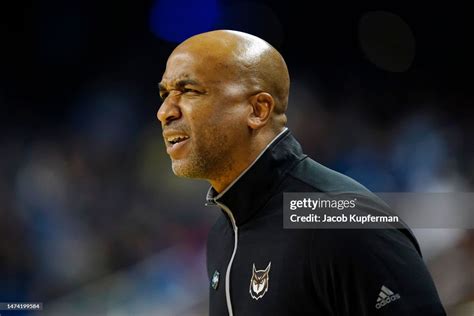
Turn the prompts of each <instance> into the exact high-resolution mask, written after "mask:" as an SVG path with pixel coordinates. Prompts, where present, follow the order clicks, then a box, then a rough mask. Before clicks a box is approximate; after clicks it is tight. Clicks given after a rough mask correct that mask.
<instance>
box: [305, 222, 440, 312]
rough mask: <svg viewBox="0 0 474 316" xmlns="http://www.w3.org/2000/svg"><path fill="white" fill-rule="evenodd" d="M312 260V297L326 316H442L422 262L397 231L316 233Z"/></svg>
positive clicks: (354, 230) (329, 231)
mask: <svg viewBox="0 0 474 316" xmlns="http://www.w3.org/2000/svg"><path fill="white" fill-rule="evenodd" d="M310 257H311V259H310V262H311V269H312V271H311V273H312V276H313V283H314V287H315V291H316V295H317V296H318V298H319V299H320V300H321V301H322V302H324V304H325V307H326V309H327V310H328V313H329V314H330V315H337V316H349V315H351V316H352V315H397V316H399V315H424V316H435V315H446V313H445V311H444V308H443V306H442V305H441V302H440V299H439V296H438V293H437V291H436V288H435V286H434V283H433V281H432V279H431V276H430V274H429V272H428V270H427V268H426V265H425V264H424V262H423V259H422V258H421V256H420V254H419V253H418V251H417V250H416V248H415V246H414V245H413V243H412V242H411V241H410V240H409V239H408V237H407V236H406V235H405V234H403V233H402V232H401V231H400V230H397V229H348V230H336V229H327V230H324V232H323V233H321V232H315V234H314V235H313V240H312V246H311V251H310Z"/></svg>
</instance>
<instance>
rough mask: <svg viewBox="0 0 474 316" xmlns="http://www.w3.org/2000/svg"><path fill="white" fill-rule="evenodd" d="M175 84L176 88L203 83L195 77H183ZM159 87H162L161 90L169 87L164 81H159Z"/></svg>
mask: <svg viewBox="0 0 474 316" xmlns="http://www.w3.org/2000/svg"><path fill="white" fill-rule="evenodd" d="M174 85H175V86H176V88H183V87H185V86H187V85H192V86H199V85H201V84H200V83H199V81H197V80H194V79H181V80H178V81H176V82H175V84H174ZM158 88H159V89H160V91H168V89H167V88H166V85H165V84H163V83H162V82H160V83H158Z"/></svg>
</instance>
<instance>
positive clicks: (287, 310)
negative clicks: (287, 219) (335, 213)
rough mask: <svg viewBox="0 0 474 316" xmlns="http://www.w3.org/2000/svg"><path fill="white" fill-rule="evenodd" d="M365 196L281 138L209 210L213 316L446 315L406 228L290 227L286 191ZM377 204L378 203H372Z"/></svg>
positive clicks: (211, 196) (212, 198)
mask: <svg viewBox="0 0 474 316" xmlns="http://www.w3.org/2000/svg"><path fill="white" fill-rule="evenodd" d="M338 191H340V192H364V193H367V194H371V193H370V192H369V191H368V190H367V189H366V188H365V187H364V186H362V185H361V184H359V183H357V182H356V181H354V180H353V179H351V178H349V177H347V176H344V175H342V174H340V173H338V172H335V171H333V170H331V169H328V168H326V167H324V166H322V165H321V164H319V163H317V162H315V161H314V160H312V159H310V158H309V157H308V156H306V155H305V154H303V152H302V149H301V146H300V145H299V144H298V142H297V141H296V140H295V138H294V137H293V136H292V135H291V133H290V131H289V130H287V129H286V130H284V131H283V132H282V133H280V134H279V135H278V136H277V137H276V138H275V139H274V140H273V141H272V142H271V143H270V145H269V146H268V147H267V148H266V149H265V150H264V151H263V153H262V154H261V155H260V156H259V157H258V158H257V159H256V161H255V162H254V163H253V164H252V165H251V166H250V167H249V168H248V169H247V170H246V171H244V172H243V173H242V175H241V176H240V177H239V178H238V179H237V180H236V181H234V182H233V183H232V184H231V185H230V186H229V187H228V188H227V189H226V190H225V191H223V192H221V193H220V194H217V193H216V192H215V191H214V190H213V189H212V188H210V190H209V192H208V195H207V202H208V204H214V205H218V206H219V207H220V208H221V209H222V211H223V212H222V215H221V216H220V217H219V218H218V220H217V222H216V223H215V225H214V226H213V228H212V229H211V231H210V233H209V238H208V245H207V270H208V275H209V282H210V304H209V311H210V315H211V316H224V315H231V316H232V315H235V316H253V315H256V316H257V315H258V316H265V315H278V316H279V315H281V316H284V315H299V316H301V315H318V316H326V315H328V316H329V315H331V316H332V315H338V316H343V315H344V316H349V315H350V316H356V315H397V316H401V315H413V316H424V315H427V316H428V315H429V316H431V315H446V314H445V311H444V309H443V307H442V305H441V303H440V300H439V297H438V294H437V291H436V288H435V286H434V284H433V281H432V279H431V276H430V274H429V272H428V270H427V268H426V266H425V264H424V262H423V260H422V257H421V253H420V250H419V247H418V244H417V242H416V240H415V237H414V236H413V234H412V233H411V232H410V230H409V229H408V228H407V229H284V228H283V193H284V192H338ZM374 203H376V202H374Z"/></svg>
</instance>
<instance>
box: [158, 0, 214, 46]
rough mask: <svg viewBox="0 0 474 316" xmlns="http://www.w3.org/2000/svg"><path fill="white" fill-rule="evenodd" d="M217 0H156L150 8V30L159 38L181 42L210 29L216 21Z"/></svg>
mask: <svg viewBox="0 0 474 316" xmlns="http://www.w3.org/2000/svg"><path fill="white" fill-rule="evenodd" d="M218 17H219V6H218V4H217V0H200V1H195V0H181V1H179V2H176V1H173V0H156V2H155V4H154V5H153V7H152V9H151V14H150V28H151V31H152V32H153V33H154V34H155V35H156V36H158V37H159V38H161V39H164V40H167V41H170V42H176V43H177V42H181V41H183V40H185V39H187V38H188V37H190V36H193V35H195V34H198V33H202V32H206V31H210V30H212V29H213V27H214V26H215V25H216V23H217V19H218Z"/></svg>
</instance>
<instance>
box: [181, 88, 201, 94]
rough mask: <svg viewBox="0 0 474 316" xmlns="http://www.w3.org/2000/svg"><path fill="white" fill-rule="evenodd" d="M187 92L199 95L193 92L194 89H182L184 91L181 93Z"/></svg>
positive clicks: (195, 91)
mask: <svg viewBox="0 0 474 316" xmlns="http://www.w3.org/2000/svg"><path fill="white" fill-rule="evenodd" d="M188 92H191V93H199V91H197V90H194V89H189V88H184V89H183V93H188Z"/></svg>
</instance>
